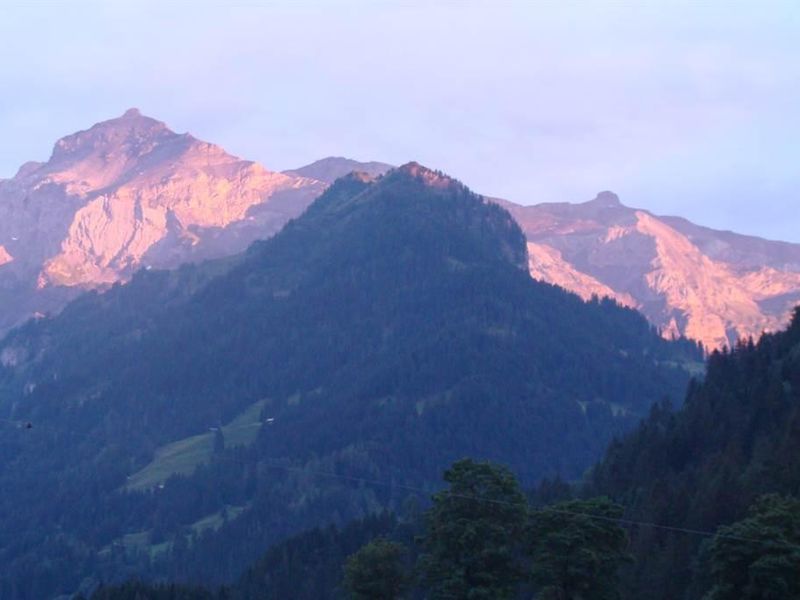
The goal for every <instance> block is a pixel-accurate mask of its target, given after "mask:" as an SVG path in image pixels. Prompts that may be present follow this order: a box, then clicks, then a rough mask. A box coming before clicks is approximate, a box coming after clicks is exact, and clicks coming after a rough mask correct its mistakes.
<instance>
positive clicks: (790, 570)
mask: <svg viewBox="0 0 800 600" xmlns="http://www.w3.org/2000/svg"><path fill="white" fill-rule="evenodd" d="M709 557H710V564H711V576H712V578H713V580H714V586H713V587H712V589H711V591H710V592H709V593H708V594H706V596H705V600H782V599H786V598H800V500H797V499H796V498H790V497H789V498H785V497H781V496H778V495H774V494H771V495H767V496H762V497H761V498H759V499H758V500H757V501H756V503H755V504H754V505H753V506H752V507H751V508H750V514H749V516H748V517H746V518H744V519H742V520H741V521H738V522H736V523H734V524H733V525H730V526H728V527H720V528H719V531H718V532H717V535H716V536H715V537H714V540H713V541H712V542H711V546H710V548H709Z"/></svg>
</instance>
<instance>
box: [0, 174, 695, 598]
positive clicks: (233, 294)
mask: <svg viewBox="0 0 800 600" xmlns="http://www.w3.org/2000/svg"><path fill="white" fill-rule="evenodd" d="M525 268H526V251H525V239H524V236H523V235H522V232H521V231H520V229H519V227H518V226H517V224H516V223H515V222H514V221H513V219H512V218H511V217H510V216H509V214H508V213H507V212H505V211H504V210H503V209H501V208H499V207H497V206H495V205H493V204H490V203H487V202H485V201H484V199H483V198H481V197H479V196H477V195H474V194H472V193H471V192H470V191H469V190H467V189H466V188H465V187H463V186H462V185H461V184H459V183H458V182H456V181H454V180H452V179H450V178H447V177H445V176H443V175H442V174H440V173H436V172H433V171H430V170H428V169H425V168H424V167H421V166H419V165H416V164H413V163H412V164H409V165H406V166H405V167H402V168H400V169H397V170H395V171H392V172H390V173H389V174H387V175H385V176H384V177H382V178H380V179H378V180H377V181H373V180H371V179H369V178H368V177H365V176H349V177H347V178H345V179H342V180H339V181H338V182H337V183H335V184H334V185H333V186H331V188H330V189H329V190H328V191H327V192H326V193H325V194H324V195H323V196H321V197H320V198H319V199H318V200H317V201H316V202H315V203H314V204H313V205H312V206H311V207H310V208H309V209H308V211H307V212H306V213H305V214H304V215H303V216H302V217H301V218H299V219H297V220H296V221H293V222H290V223H289V225H287V227H286V228H284V230H283V231H282V232H281V233H280V234H278V235H277V236H276V237H274V238H273V239H271V240H269V241H267V242H260V243H257V244H255V245H254V246H252V247H251V248H250V249H249V251H248V252H247V253H246V254H244V255H242V256H239V257H235V258H232V259H228V260H226V261H222V262H216V263H204V264H201V265H196V266H186V267H183V268H181V269H179V270H177V271H174V272H160V271H155V270H152V271H141V272H139V273H138V274H137V275H136V276H134V278H133V280H132V281H131V282H130V283H129V284H127V285H124V286H122V285H117V286H114V287H113V288H112V289H110V290H109V291H107V292H105V293H102V294H99V293H90V294H88V295H86V296H83V297H82V298H80V299H79V300H77V301H75V302H74V303H72V304H71V305H70V306H68V307H67V309H65V310H64V311H63V313H62V314H61V315H59V316H58V317H56V318H53V319H43V320H40V321H36V322H30V323H28V324H27V325H26V326H24V327H23V328H20V329H18V330H15V331H14V332H13V333H12V334H11V335H10V336H8V337H7V338H6V339H5V340H4V341H3V343H2V347H1V348H0V357H1V358H2V365H3V367H2V369H1V370H0V417H2V418H3V419H4V420H3V421H2V422H0V423H2V425H0V427H2V428H3V434H4V435H3V436H2V437H0V487H2V489H3V490H4V493H3V494H2V496H0V513H2V514H3V515H8V517H7V518H4V519H3V521H2V522H1V523H0V562H2V564H3V565H4V567H3V569H2V574H0V596H2V597H3V598H10V599H16V598H36V599H37V600H38V599H40V598H47V597H50V596H52V595H53V594H55V593H56V592H70V591H74V590H75V589H77V588H79V587H81V585H84V586H85V585H90V584H91V582H93V581H97V580H98V579H100V578H106V579H108V578H122V577H125V576H127V575H131V574H137V573H138V574H142V575H144V576H158V575H164V576H169V577H172V578H176V579H191V580H203V581H208V580H210V581H223V580H230V579H231V578H233V577H235V576H237V575H238V574H239V573H240V572H241V570H242V569H243V568H244V566H245V565H246V564H248V563H249V562H250V561H252V560H254V559H255V558H256V557H257V556H259V555H260V554H261V553H262V552H263V551H264V550H265V548H267V547H268V546H269V545H270V544H271V543H272V542H275V541H277V540H280V539H282V538H283V537H285V536H286V535H289V534H291V533H293V532H296V531H300V530H302V529H306V528H309V527H312V526H315V525H319V524H326V523H331V522H342V521H344V520H346V519H349V518H351V517H357V516H360V515H364V514H368V513H371V512H374V511H376V510H379V509H381V508H382V507H385V506H389V507H396V506H398V505H399V504H401V503H402V502H403V501H404V500H405V496H406V494H404V493H403V492H402V485H414V486H425V485H430V486H435V485H437V483H438V481H439V475H440V473H441V471H442V470H443V469H444V468H445V467H446V466H447V465H448V464H450V463H451V462H452V461H453V460H455V459H457V458H460V457H462V456H465V455H471V456H476V457H480V458H486V459H494V460H497V461H500V462H503V463H506V464H509V465H510V466H511V467H512V468H514V469H515V470H516V471H517V472H518V473H520V475H521V477H522V478H523V479H524V480H525V481H527V482H533V481H536V480H537V479H539V478H541V477H542V476H545V475H553V474H556V473H560V474H562V475H563V476H565V477H575V476H577V475H579V474H580V473H581V472H582V471H583V469H585V468H586V467H588V466H589V465H591V464H592V462H593V461H594V460H596V458H597V457H598V456H599V455H600V453H601V452H602V449H603V448H604V447H605V445H606V444H607V442H608V441H609V440H610V439H611V437H612V436H613V435H614V434H615V433H619V432H622V431H624V430H626V429H628V428H630V427H631V426H632V425H633V424H634V423H635V422H636V421H637V420H638V419H639V418H640V416H641V415H644V414H646V413H647V411H648V409H649V407H650V405H651V404H652V403H653V402H655V401H657V400H658V399H659V398H662V397H663V396H665V395H666V396H672V397H673V398H678V397H680V395H681V394H682V393H683V390H684V386H685V384H686V381H687V379H688V377H687V373H686V371H685V370H684V367H685V366H687V365H692V364H696V363H694V361H696V360H697V358H698V355H697V348H696V347H695V346H694V345H693V344H691V343H689V342H669V341H666V340H664V339H661V338H660V337H659V336H658V335H656V333H655V332H654V331H653V330H652V329H651V327H650V326H649V325H648V324H647V322H646V321H645V320H644V318H643V317H641V316H640V315H639V314H638V313H635V312H634V311H632V310H629V309H624V308H621V307H619V306H617V305H615V304H614V303H612V302H610V301H603V302H597V301H595V302H589V303H584V302H583V301H581V300H580V299H579V298H578V297H577V296H574V295H572V294H569V293H567V292H565V291H563V290H562V289H560V288H556V287H553V286H550V285H547V284H543V283H538V282H536V281H533V280H531V278H530V277H529V276H528V274H527V272H526V270H525ZM28 422H30V423H31V425H32V428H30V429H28V428H27V427H25V426H24V424H25V423H28ZM209 429H212V431H209ZM172 473H178V474H180V476H172V477H170V475H171V474H172ZM330 473H335V474H337V475H338V476H339V477H330V476H329V474H330ZM359 477H361V478H370V479H379V480H381V481H384V482H386V481H389V482H391V483H392V484H393V485H395V486H396V487H395V488H386V487H383V488H373V487H371V486H368V485H363V484H358V481H357V480H354V479H352V478H359ZM397 486H400V487H397Z"/></svg>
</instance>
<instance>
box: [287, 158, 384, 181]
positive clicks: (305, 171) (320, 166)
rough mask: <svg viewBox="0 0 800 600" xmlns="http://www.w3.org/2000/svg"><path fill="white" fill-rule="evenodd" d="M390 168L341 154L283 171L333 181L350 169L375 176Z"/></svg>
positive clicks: (382, 164) (318, 179) (350, 170)
mask: <svg viewBox="0 0 800 600" xmlns="http://www.w3.org/2000/svg"><path fill="white" fill-rule="evenodd" d="M391 168H393V167H392V165H388V164H386V163H381V162H359V161H357V160H353V159H351V158H344V157H342V156H329V157H328V158H323V159H320V160H317V161H315V162H313V163H311V164H310V165H306V166H304V167H300V168H299V169H292V170H290V171H284V173H286V174H287V175H295V176H299V177H310V178H311V179H316V180H317V181H322V182H324V183H333V182H334V181H336V180H337V179H339V178H340V177H344V176H345V175H347V174H348V173H350V172H352V171H359V172H361V173H366V174H368V175H371V176H373V177H377V176H379V175H383V174H384V173H386V172H387V171H388V170H389V169H391Z"/></svg>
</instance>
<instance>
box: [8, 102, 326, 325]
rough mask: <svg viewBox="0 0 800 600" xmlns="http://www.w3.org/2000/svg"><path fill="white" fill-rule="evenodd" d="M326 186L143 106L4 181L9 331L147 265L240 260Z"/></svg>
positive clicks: (65, 142) (68, 140)
mask: <svg viewBox="0 0 800 600" xmlns="http://www.w3.org/2000/svg"><path fill="white" fill-rule="evenodd" d="M325 186H326V184H325V183H323V182H320V181H317V180H315V179H312V178H308V177H302V176H298V175H292V174H285V173H276V172H272V171H268V170H267V169H265V168H264V167H262V166H260V165H258V164H256V163H253V162H250V161H245V160H241V159H239V158H237V157H235V156H231V155H230V154H228V153H226V152H225V151H224V150H223V149H222V148H220V147H218V146H215V145H213V144H208V143H206V142H202V141H200V140H198V139H196V138H194V137H192V136H191V135H189V134H177V133H175V132H173V131H171V130H170V129H169V128H168V127H167V126H166V125H165V124H164V123H161V122H159V121H156V120H155V119H151V118H148V117H145V116H142V115H141V114H140V113H139V111H137V110H136V109H131V110H129V111H127V112H126V113H125V114H124V115H123V116H122V117H120V118H117V119H112V120H110V121H105V122H103V123H98V124H97V125H95V126H93V127H92V128H90V129H88V130H86V131H81V132H78V133H75V134H73V135H69V136H67V137H65V138H62V139H61V140H59V141H58V142H57V143H56V144H55V147H54V149H53V153H52V156H51V157H50V160H48V161H47V162H46V163H27V164H25V165H23V167H22V168H20V170H19V172H18V173H17V175H16V176H15V177H14V178H12V179H10V180H2V181H0V330H3V329H6V328H7V327H9V326H10V325H13V324H15V323H18V322H20V321H21V320H24V319H25V318H26V317H28V316H31V315H33V314H34V313H36V312H37V311H52V310H57V309H58V308H59V307H60V306H61V305H63V303H64V302H65V301H66V299H68V298H70V297H72V296H74V295H75V294H76V293H77V292H78V291H80V290H84V289H89V288H97V287H103V286H107V285H109V284H111V283H113V282H115V281H124V280H126V279H127V278H128V277H130V276H131V274H132V273H133V272H134V271H135V270H137V269H139V268H142V267H148V266H154V267H173V266H176V265H178V264H180V263H182V262H186V261H190V260H198V259H202V258H209V257H216V256H223V255H227V254H233V253H236V252H239V251H241V250H243V249H245V248H246V247H247V246H248V245H249V244H250V243H251V242H253V241H254V240H256V239H259V238H264V237H268V236H269V235H272V234H273V233H275V232H276V231H278V230H279V229H280V228H281V227H282V226H283V224H285V223H286V222H287V221H288V220H289V219H291V218H292V217H295V216H297V215H299V214H300V213H301V212H302V211H303V210H304V209H305V208H306V206H308V204H310V202H311V201H312V200H313V199H314V198H315V197H316V196H318V195H319V194H320V193H321V192H322V191H323V189H324V188H325Z"/></svg>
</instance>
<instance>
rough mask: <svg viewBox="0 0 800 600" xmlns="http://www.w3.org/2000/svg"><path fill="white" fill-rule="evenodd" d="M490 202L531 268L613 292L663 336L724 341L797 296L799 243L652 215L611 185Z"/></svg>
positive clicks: (773, 323)
mask: <svg viewBox="0 0 800 600" xmlns="http://www.w3.org/2000/svg"><path fill="white" fill-rule="evenodd" d="M498 202H499V203H501V204H502V205H503V206H505V207H506V208H508V209H509V210H510V212H511V213H512V214H513V215H514V217H515V218H516V219H517V221H518V222H519V223H520V225H521V226H522V228H523V231H524V232H525V235H526V236H527V238H528V253H529V266H530V272H531V275H532V276H533V277H535V278H537V279H542V280H545V281H548V282H550V283H554V284H557V285H560V286H562V287H564V288H567V289H569V290H572V291H574V292H576V293H577V294H579V295H581V296H582V297H584V298H589V297H591V296H592V295H596V296H600V297H603V296H608V297H611V298H614V299H615V300H616V301H617V302H619V303H621V304H624V305H626V306H630V307H632V308H636V309H638V310H640V311H642V312H643V313H644V314H645V315H646V316H647V317H648V318H649V319H650V321H651V322H652V323H654V324H655V325H657V326H658V327H660V328H661V330H662V333H663V334H664V335H665V336H667V337H671V336H678V335H686V336H688V337H691V338H694V339H696V340H699V341H702V342H703V344H704V345H705V346H706V347H707V348H709V349H713V348H720V347H722V346H725V345H727V346H731V345H732V344H734V343H736V341H737V340H738V339H740V338H743V337H748V336H753V337H757V336H759V335H760V334H761V333H762V332H763V331H774V330H776V329H780V328H782V327H784V326H785V325H786V323H787V322H788V317H789V312H790V310H791V309H792V307H793V306H794V305H795V304H796V303H799V302H800V244H789V243H785V242H773V241H768V240H763V239H760V238H756V237H749V236H744V235H738V234H735V233H731V232H725V231H715V230H713V229H708V228H705V227H699V226H697V225H694V224H693V223H690V222H689V221H686V220H685V219H681V218H678V217H658V216H655V215H653V214H651V213H649V212H647V211H644V210H636V209H633V208H629V207H627V206H624V205H623V204H621V203H620V201H619V199H618V198H617V197H616V196H615V195H614V194H612V193H610V192H603V193H601V194H600V195H598V196H597V198H595V199H594V200H592V201H590V202H585V203H583V204H567V203H553V204H539V205H534V206H519V205H516V204H512V203H510V202H504V201H498Z"/></svg>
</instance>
